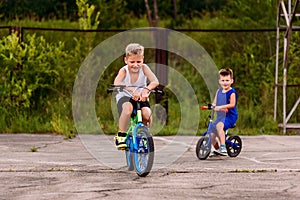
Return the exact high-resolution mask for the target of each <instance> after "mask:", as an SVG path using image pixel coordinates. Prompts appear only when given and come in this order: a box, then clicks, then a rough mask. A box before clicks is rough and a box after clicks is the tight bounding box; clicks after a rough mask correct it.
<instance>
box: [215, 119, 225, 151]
mask: <svg viewBox="0 0 300 200" xmlns="http://www.w3.org/2000/svg"><path fill="white" fill-rule="evenodd" d="M216 128H217V131H218V135H219V140H220V148H219V149H218V150H216V151H215V152H216V153H217V154H220V155H222V156H227V155H228V154H227V149H226V146H225V132H224V123H223V122H218V123H217V126H216Z"/></svg>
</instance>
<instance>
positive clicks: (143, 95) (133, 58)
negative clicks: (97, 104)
mask: <svg viewBox="0 0 300 200" xmlns="http://www.w3.org/2000/svg"><path fill="white" fill-rule="evenodd" d="M124 62H125V63H126V65H125V66H124V67H122V68H121V69H120V70H119V72H118V75H117V76H116V78H115V80H114V85H126V86H136V87H126V88H125V90H126V92H124V91H123V92H122V91H121V92H119V93H118V94H117V95H116V101H117V107H118V112H119V116H120V118H119V130H118V133H117V135H116V136H115V143H116V146H117V148H118V149H125V148H126V130H127V128H128V123H129V121H130V117H131V114H132V111H133V110H134V108H136V106H137V103H136V102H137V101H140V105H141V109H142V118H143V123H144V124H145V125H148V126H149V127H151V123H152V117H151V109H150V104H149V99H148V97H149V92H150V91H151V90H153V89H155V88H156V87H157V86H158V85H159V82H158V79H157V78H156V76H155V74H154V73H153V72H152V71H151V69H150V68H149V67H148V66H147V65H146V64H144V47H143V46H141V45H140V44H137V43H131V44H129V45H128V46H127V47H126V49H125V58H124ZM147 79H148V81H149V82H150V83H149V84H148V85H147ZM127 92H129V93H127Z"/></svg>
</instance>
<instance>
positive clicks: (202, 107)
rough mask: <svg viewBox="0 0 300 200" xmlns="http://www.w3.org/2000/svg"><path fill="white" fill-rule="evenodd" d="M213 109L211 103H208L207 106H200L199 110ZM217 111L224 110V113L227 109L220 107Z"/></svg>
mask: <svg viewBox="0 0 300 200" xmlns="http://www.w3.org/2000/svg"><path fill="white" fill-rule="evenodd" d="M211 109H213V106H212V104H208V105H207V106H201V110H211ZM218 112H225V113H228V109H227V108H225V109H220V110H218Z"/></svg>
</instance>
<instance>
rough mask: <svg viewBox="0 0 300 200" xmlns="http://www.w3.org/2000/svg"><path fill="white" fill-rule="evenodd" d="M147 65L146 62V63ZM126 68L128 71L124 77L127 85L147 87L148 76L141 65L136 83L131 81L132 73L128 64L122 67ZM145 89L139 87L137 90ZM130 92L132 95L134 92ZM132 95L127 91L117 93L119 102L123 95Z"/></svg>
mask: <svg viewBox="0 0 300 200" xmlns="http://www.w3.org/2000/svg"><path fill="white" fill-rule="evenodd" d="M144 65H145V64H144ZM122 68H124V69H125V71H126V76H125V78H124V81H123V82H124V84H125V85H127V86H138V87H146V86H147V85H146V84H147V77H146V76H145V74H144V71H143V67H141V68H140V69H139V77H138V79H137V80H136V82H135V83H132V82H131V78H130V74H129V70H128V65H125V66H124V67H122ZM142 90H143V88H138V89H137V91H139V92H141V91H142ZM130 94H131V95H132V92H130ZM131 95H129V94H128V93H127V92H119V93H118V94H117V95H116V101H117V102H118V101H119V100H120V99H121V98H122V97H124V96H126V97H131Z"/></svg>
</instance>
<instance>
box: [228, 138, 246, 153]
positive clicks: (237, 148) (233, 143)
mask: <svg viewBox="0 0 300 200" xmlns="http://www.w3.org/2000/svg"><path fill="white" fill-rule="evenodd" d="M226 149H227V153H228V155H229V156H230V157H237V156H238V155H239V154H240V153H241V150H242V139H241V138H240V137H239V136H237V135H233V136H230V137H229V138H228V139H227V140H226Z"/></svg>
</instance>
